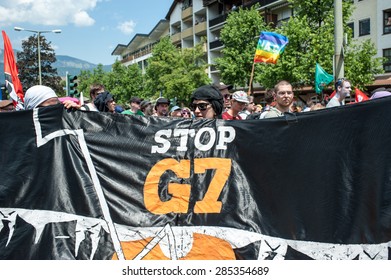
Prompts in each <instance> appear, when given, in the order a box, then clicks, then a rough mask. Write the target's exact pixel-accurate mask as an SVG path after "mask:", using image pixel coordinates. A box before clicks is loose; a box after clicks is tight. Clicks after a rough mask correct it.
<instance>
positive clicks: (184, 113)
mask: <svg viewBox="0 0 391 280" xmlns="http://www.w3.org/2000/svg"><path fill="white" fill-rule="evenodd" d="M182 115H190V112H189V111H182Z"/></svg>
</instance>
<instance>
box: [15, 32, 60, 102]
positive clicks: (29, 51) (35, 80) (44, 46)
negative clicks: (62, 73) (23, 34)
mask: <svg viewBox="0 0 391 280" xmlns="http://www.w3.org/2000/svg"><path fill="white" fill-rule="evenodd" d="M22 49H23V51H22V52H18V53H17V58H18V59H17V65H18V69H19V76H20V81H21V83H22V85H23V90H24V91H26V90H27V89H28V88H30V87H32V86H34V85H38V84H39V65H38V36H37V35H33V36H30V37H29V38H28V39H27V40H24V41H23V42H22ZM40 49H41V51H40V53H41V73H42V75H41V77H42V84H43V85H46V86H49V87H51V88H52V89H53V90H54V91H55V92H56V93H57V94H58V95H59V96H63V95H65V91H64V88H63V87H62V85H61V77H59V76H58V74H57V69H56V68H53V67H52V63H54V62H56V54H55V52H54V50H53V48H52V47H51V42H48V41H46V38H45V37H44V36H40Z"/></svg>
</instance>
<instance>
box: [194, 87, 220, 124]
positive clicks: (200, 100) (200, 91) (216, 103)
mask: <svg viewBox="0 0 391 280" xmlns="http://www.w3.org/2000/svg"><path fill="white" fill-rule="evenodd" d="M190 100H191V103H190V109H191V110H192V111H193V113H194V116H195V118H197V119H221V114H222V112H223V108H224V101H223V96H222V94H221V93H220V90H219V89H218V88H217V87H215V86H212V85H204V86H201V87H199V88H197V89H196V90H195V91H194V92H193V93H192V95H191V99H190Z"/></svg>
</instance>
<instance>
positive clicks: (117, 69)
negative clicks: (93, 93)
mask: <svg viewBox="0 0 391 280" xmlns="http://www.w3.org/2000/svg"><path fill="white" fill-rule="evenodd" d="M103 81H104V85H105V87H106V88H107V89H108V90H109V91H110V92H111V93H112V94H114V96H115V97H116V102H117V103H118V104H123V105H125V104H127V103H128V102H129V99H130V98H131V97H132V96H138V97H145V96H144V87H143V75H142V72H141V69H140V67H139V66H138V64H132V65H129V66H124V65H122V64H121V63H120V62H119V61H116V62H115V63H114V64H113V69H112V71H111V72H109V73H107V74H106V76H105V77H104V79H103Z"/></svg>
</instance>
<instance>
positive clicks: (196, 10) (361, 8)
mask: <svg viewBox="0 0 391 280" xmlns="http://www.w3.org/2000/svg"><path fill="white" fill-rule="evenodd" d="M352 2H353V3H354V5H355V10H354V12H353V15H352V19H351V21H350V22H349V27H350V28H352V30H353V34H354V36H353V38H354V39H357V40H358V42H360V41H362V40H365V39H370V40H371V41H372V42H373V43H374V44H375V46H376V48H377V50H378V51H377V56H378V57H384V58H386V61H385V63H384V70H385V74H384V75H379V77H377V79H376V82H375V84H374V86H390V87H391V1H390V0H387V1H385V0H352ZM256 3H259V4H260V7H261V8H260V9H259V12H260V13H261V14H262V15H263V16H264V18H265V21H266V22H267V23H272V24H273V25H275V26H277V25H278V24H280V23H281V22H282V21H284V20H287V19H289V18H290V17H291V16H292V15H293V11H292V9H291V8H290V7H289V3H288V2H287V1H286V0H175V1H173V3H172V5H171V6H170V7H169V9H168V13H167V15H166V19H165V20H161V21H160V22H159V23H158V24H157V26H156V27H155V28H154V29H153V30H152V31H151V33H150V34H148V35H145V34H136V35H135V36H134V38H133V39H132V40H131V41H130V42H129V44H128V45H118V46H117V47H116V48H115V50H114V51H113V52H112V55H118V56H120V61H121V62H122V63H123V64H124V65H129V64H132V63H139V65H140V67H141V68H142V69H145V67H146V59H147V58H148V57H150V55H151V50H152V47H153V45H154V44H156V43H157V42H158V41H159V40H160V39H161V38H162V37H163V36H170V38H171V40H172V42H173V44H175V45H176V46H178V47H180V48H191V47H194V46H195V45H196V44H198V43H201V42H203V43H204V49H205V59H206V61H207V62H208V64H209V65H210V66H209V68H208V75H209V77H210V78H211V79H212V81H213V82H219V81H220V78H219V71H218V70H217V69H216V67H215V66H214V64H215V63H214V62H215V59H216V58H218V57H219V56H221V50H222V49H223V48H224V46H223V43H222V42H221V41H220V39H219V38H220V32H221V30H222V28H223V27H224V24H225V21H226V18H227V16H228V14H229V13H230V12H233V11H235V9H238V8H239V7H244V8H245V7H250V6H252V5H254V4H256Z"/></svg>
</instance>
